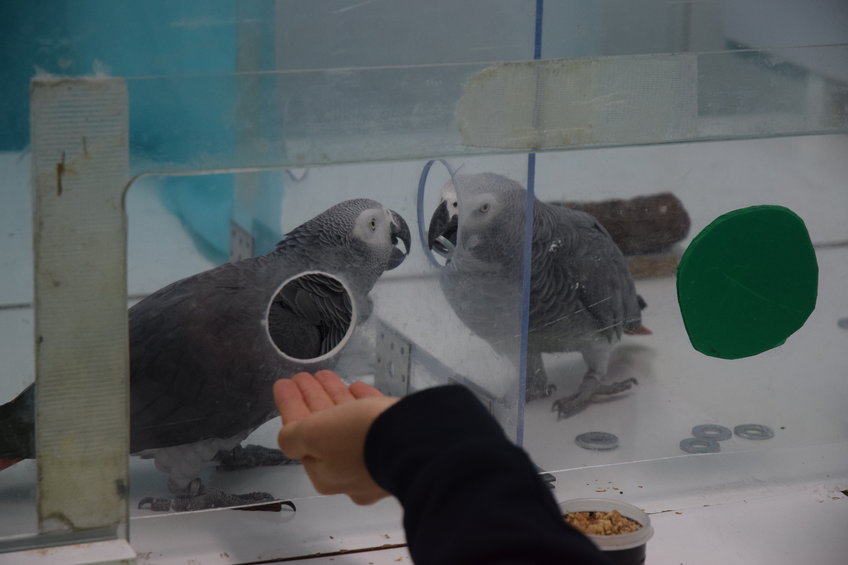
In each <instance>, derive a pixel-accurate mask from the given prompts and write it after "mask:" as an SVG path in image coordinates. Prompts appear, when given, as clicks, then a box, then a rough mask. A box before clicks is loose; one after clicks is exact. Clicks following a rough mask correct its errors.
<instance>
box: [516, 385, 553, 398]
mask: <svg viewBox="0 0 848 565" xmlns="http://www.w3.org/2000/svg"><path fill="white" fill-rule="evenodd" d="M556 390H557V387H556V385H554V384H550V385H547V386H542V387H539V386H532V385H531V386H529V387H527V392H526V393H525V395H524V399H525V400H526V401H527V402H530V401H531V400H536V399H538V398H547V397H549V396H550V395H552V394H553V393H555V392H556Z"/></svg>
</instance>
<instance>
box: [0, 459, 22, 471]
mask: <svg viewBox="0 0 848 565" xmlns="http://www.w3.org/2000/svg"><path fill="white" fill-rule="evenodd" d="M20 461H23V459H0V471H2V470H3V469H5V468H6V467H11V466H12V465H14V464H15V463H18V462H20Z"/></svg>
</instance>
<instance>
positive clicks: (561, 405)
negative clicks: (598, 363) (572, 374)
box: [551, 374, 639, 420]
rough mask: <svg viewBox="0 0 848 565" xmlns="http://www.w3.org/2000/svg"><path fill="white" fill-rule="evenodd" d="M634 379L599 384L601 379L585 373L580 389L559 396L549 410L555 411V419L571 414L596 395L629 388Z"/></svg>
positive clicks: (616, 392) (636, 383) (635, 382)
mask: <svg viewBox="0 0 848 565" xmlns="http://www.w3.org/2000/svg"><path fill="white" fill-rule="evenodd" d="M638 384H639V381H637V380H636V379H633V378H630V379H624V380H623V381H618V382H614V383H609V384H601V381H600V380H599V379H598V378H597V377H596V376H595V375H593V374H589V375H586V376H585V377H584V378H583V382H582V383H580V389H579V390H578V391H577V392H576V393H574V394H572V395H571V396H566V397H564V398H560V399H559V400H557V401H555V402H554V403H553V406H551V411H554V410H555V411H556V412H557V420H562V419H563V418H568V417H569V416H573V415H574V414H576V413H577V412H580V411H581V410H583V409H584V408H586V406H588V405H589V404H590V403H591V402H592V401H593V400H594V398H595V397H596V396H609V395H612V394H618V393H620V392H624V391H627V390H630V388H631V387H632V386H633V385H638Z"/></svg>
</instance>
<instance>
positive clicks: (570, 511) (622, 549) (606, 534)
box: [559, 498, 654, 565]
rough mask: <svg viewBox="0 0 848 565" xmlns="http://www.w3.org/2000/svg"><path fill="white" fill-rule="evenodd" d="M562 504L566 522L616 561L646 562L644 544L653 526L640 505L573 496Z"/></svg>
mask: <svg viewBox="0 0 848 565" xmlns="http://www.w3.org/2000/svg"><path fill="white" fill-rule="evenodd" d="M559 507H560V510H561V511H562V514H563V518H564V519H565V521H566V522H567V523H569V524H570V525H571V526H573V527H575V528H576V529H577V530H579V531H581V532H583V533H584V534H586V537H588V538H589V539H590V540H592V542H593V543H594V544H595V545H597V546H598V547H599V548H600V549H601V551H603V552H604V553H605V554H606V555H607V557H609V558H610V559H611V560H612V561H613V562H614V563H619V564H621V565H639V564H641V563H644V562H645V549H646V548H645V546H646V544H647V543H648V540H649V539H651V536H652V535H653V534H654V528H653V526H651V519H650V518H649V517H648V515H647V514H646V513H645V512H644V511H642V510H641V509H640V508H638V507H636V506H633V505H632V504H628V503H626V502H620V501H617V500H611V499H607V498H573V499H571V500H566V501H563V502H560V503H559Z"/></svg>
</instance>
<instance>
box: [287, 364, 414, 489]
mask: <svg viewBox="0 0 848 565" xmlns="http://www.w3.org/2000/svg"><path fill="white" fill-rule="evenodd" d="M274 401H275V402H276V403H277V409H278V410H279V411H280V416H282V419H283V428H282V429H281V430H280V433H279V434H278V435H277V443H278V444H279V446H280V449H282V450H283V451H284V452H285V454H286V455H287V456H289V457H292V458H294V459H300V460H301V462H302V463H303V466H304V468H305V469H306V474H307V475H308V476H309V480H311V481H312V484H313V486H314V487H315V490H317V491H318V492H319V493H321V494H346V495H348V496H349V497H350V498H351V500H353V501H354V502H355V503H356V504H373V503H375V502H377V501H378V500H380V499H381V498H384V497H386V496H388V495H389V493H388V492H386V491H385V490H383V489H382V488H381V487H380V486H379V485H378V484H377V483H376V482H374V479H373V478H371V475H370V473H368V469H367V468H366V467H365V437H366V435H367V434H368V430H369V429H370V428H371V424H372V423H373V422H374V420H375V419H376V418H377V416H379V415H380V414H381V413H382V412H383V411H384V410H385V409H386V408H388V407H389V406H391V405H392V404H394V403H395V402H397V401H398V399H397V398H392V397H388V396H383V393H381V392H380V391H379V390H377V389H375V388H374V387H371V386H368V385H366V384H365V383H361V382H357V383H353V384H352V385H350V386H349V387H348V386H346V385H345V384H344V383H343V382H342V381H341V379H339V377H338V376H336V374H335V373H333V372H332V371H318V372H317V373H315V375H311V374H309V373H298V374H296V375H295V376H294V377H292V378H291V379H280V380H278V381H277V382H276V383H274Z"/></svg>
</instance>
